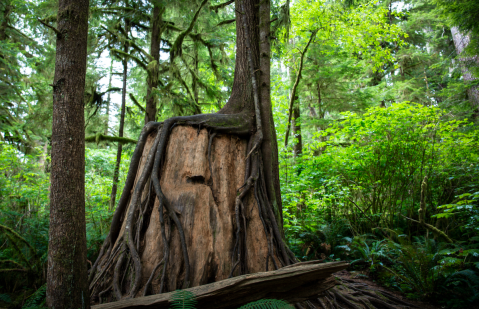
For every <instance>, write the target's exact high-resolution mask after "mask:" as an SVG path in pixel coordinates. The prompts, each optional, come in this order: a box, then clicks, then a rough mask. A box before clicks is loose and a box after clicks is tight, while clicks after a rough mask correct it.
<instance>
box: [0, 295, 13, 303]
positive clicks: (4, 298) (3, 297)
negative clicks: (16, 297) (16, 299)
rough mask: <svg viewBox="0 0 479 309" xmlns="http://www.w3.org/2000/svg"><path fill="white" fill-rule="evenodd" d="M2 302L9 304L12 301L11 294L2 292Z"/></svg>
mask: <svg viewBox="0 0 479 309" xmlns="http://www.w3.org/2000/svg"><path fill="white" fill-rule="evenodd" d="M0 302H4V303H7V304H9V303H11V302H12V299H11V298H10V295H8V294H0Z"/></svg>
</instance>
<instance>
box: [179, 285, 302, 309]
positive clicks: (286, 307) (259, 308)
mask: <svg viewBox="0 0 479 309" xmlns="http://www.w3.org/2000/svg"><path fill="white" fill-rule="evenodd" d="M196 303H197V301H196V296H195V294H194V293H193V292H190V291H187V290H176V291H175V293H173V295H172V296H171V306H170V308H174V309H194V308H196V307H195V305H196ZM290 308H294V307H293V306H291V305H290V304H288V303H287V302H285V301H283V300H278V299H260V300H257V301H253V302H250V303H248V304H246V305H243V306H241V307H239V308H238V309H290Z"/></svg>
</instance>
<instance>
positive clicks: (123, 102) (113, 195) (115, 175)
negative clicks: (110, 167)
mask: <svg viewBox="0 0 479 309" xmlns="http://www.w3.org/2000/svg"><path fill="white" fill-rule="evenodd" d="M125 31H126V33H128V32H129V31H130V25H129V23H128V22H127V23H126V25H125ZM128 49H129V44H128V42H127V43H125V46H124V48H123V51H124V52H125V53H126V54H127V53H128ZM127 78H128V58H126V57H125V58H124V59H123V87H122V89H121V109H120V128H119V129H118V136H119V137H123V128H124V126H125V106H126V80H127ZM122 151H123V143H121V142H118V148H117V151H116V162H115V171H114V172H113V185H112V187H111V194H110V206H109V209H110V210H112V209H113V208H114V207H115V202H116V192H117V190H118V178H119V176H120V164H121V153H122Z"/></svg>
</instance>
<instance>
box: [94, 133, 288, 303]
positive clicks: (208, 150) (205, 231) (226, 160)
mask: <svg viewBox="0 0 479 309" xmlns="http://www.w3.org/2000/svg"><path fill="white" fill-rule="evenodd" d="M157 134H159V133H155V132H154V133H152V134H150V135H149V136H148V137H147V139H146V143H145V147H144V149H143V152H142V157H141V159H140V163H139V167H138V170H137V172H136V178H135V183H134V185H133V188H135V187H136V185H137V183H138V181H139V178H140V175H141V174H142V173H143V170H144V169H145V167H147V166H146V164H145V163H146V161H147V157H148V154H149V153H150V151H151V148H152V147H154V145H155V138H156V135H157ZM212 137H213V138H212ZM210 143H211V145H210ZM247 148H248V141H247V140H246V139H243V138H240V137H238V136H235V135H227V134H224V135H216V136H211V135H210V136H209V134H208V131H207V130H206V129H201V130H199V129H197V128H194V127H190V126H176V127H174V128H173V130H172V131H171V134H170V138H169V141H168V144H167V148H166V152H165V156H164V162H163V164H162V168H161V171H152V173H155V172H159V173H160V183H161V187H162V190H163V192H164V195H165V197H166V201H167V203H169V205H170V206H171V207H172V208H173V209H174V211H175V212H176V214H177V216H178V218H179V220H180V222H181V225H182V227H183V230H184V234H185V240H186V247H187V252H188V259H189V264H190V276H189V278H190V280H189V282H188V283H186V282H185V259H184V258H183V252H182V244H181V239H180V233H179V230H178V227H177V226H176V225H175V224H174V223H173V221H172V220H170V219H169V217H168V214H167V212H166V210H163V217H164V218H165V226H164V228H165V236H166V239H167V240H169V241H168V248H169V250H168V256H166V255H165V254H166V251H167V250H165V242H164V240H163V237H162V233H161V224H160V218H159V217H160V213H159V209H160V208H159V201H158V199H157V198H156V196H155V195H154V194H153V189H152V186H151V183H150V182H151V179H149V180H148V181H147V182H146V185H145V186H144V189H143V192H142V193H141V199H140V200H141V201H142V202H141V204H142V205H140V207H139V215H138V216H137V219H136V223H135V224H136V226H137V227H136V236H135V242H136V243H137V250H138V253H139V256H140V263H141V265H142V276H141V277H142V279H141V287H140V288H139V289H138V292H137V293H136V295H135V297H137V296H142V295H147V294H150V293H151V294H158V293H160V292H168V291H174V290H176V289H180V288H185V287H194V286H199V285H203V284H207V283H211V282H216V281H220V280H224V279H227V278H228V277H231V276H237V275H239V274H245V273H256V272H262V271H268V270H274V269H277V267H281V266H282V264H281V263H282V262H281V261H280V259H278V257H277V251H276V250H275V246H273V245H272V243H271V239H268V236H267V235H266V232H265V228H264V226H263V223H262V222H261V219H260V216H259V212H258V205H257V203H256V200H255V198H254V190H250V191H249V192H248V193H247V194H246V196H245V197H244V198H243V205H244V209H243V211H242V216H243V218H242V220H241V222H242V225H243V226H241V227H240V228H241V229H242V230H243V231H244V235H245V240H246V241H245V246H244V248H245V250H244V255H245V257H244V261H245V263H244V264H245V265H244V266H243V269H240V267H236V269H235V270H234V271H232V270H233V267H234V266H235V265H233V254H234V252H233V251H234V247H235V242H236V239H237V238H236V234H235V233H236V230H237V222H236V218H235V200H236V196H237V192H238V189H239V188H240V187H242V186H243V184H244V183H245V171H246V161H247V160H246V156H247ZM131 194H133V190H132V191H131ZM130 207H132V200H131V198H130V201H129V206H128V208H127V209H126V211H125V212H124V213H125V214H128V213H129V209H130ZM122 221H123V222H122V226H121V230H120V233H119V235H118V237H117V238H116V241H115V244H114V245H113V246H111V248H110V252H112V253H114V254H110V255H104V257H103V259H101V260H100V261H99V263H98V265H99V267H98V270H97V276H96V277H95V278H93V280H92V282H91V285H90V289H91V291H92V296H93V297H95V296H100V297H103V298H104V297H105V296H106V298H107V299H108V301H113V300H115V295H114V289H111V286H112V281H114V280H115V278H114V277H115V276H116V277H117V278H118V279H117V281H118V283H117V284H118V286H119V289H120V293H121V295H122V296H121V298H125V297H127V296H126V295H127V294H126V293H127V291H128V290H129V289H130V288H131V285H132V284H133V281H134V278H133V276H132V269H131V268H132V266H131V264H130V263H125V261H123V262H120V263H119V262H117V263H116V264H115V265H113V264H114V263H108V261H107V260H108V259H112V260H114V259H115V256H116V259H117V260H120V259H119V258H118V256H119V255H121V254H122V253H121V252H122V251H123V249H120V247H121V246H122V245H123V242H122V241H121V240H122V239H123V238H124V237H126V235H125V230H126V225H127V220H124V219H123V220H122ZM166 257H168V262H167V265H166V266H165V265H164V264H165V261H166ZM271 257H273V258H274V261H273V259H272V258H271ZM123 259H124V260H130V259H131V257H128V256H125V257H124V258H123ZM275 265H276V266H275ZM115 272H116V274H115ZM98 275H101V276H98ZM163 276H164V287H163V289H162V287H161V282H162V277H163ZM100 277H101V278H100ZM145 289H148V291H146V292H145ZM99 294H101V295H99ZM117 295H118V294H117ZM116 299H119V298H118V297H116ZM97 300H98V299H97Z"/></svg>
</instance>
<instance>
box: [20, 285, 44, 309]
mask: <svg viewBox="0 0 479 309" xmlns="http://www.w3.org/2000/svg"><path fill="white" fill-rule="evenodd" d="M46 292H47V285H46V284H44V285H42V286H41V287H40V288H39V289H38V290H36V291H35V293H33V294H32V295H30V297H28V298H27V301H26V302H25V304H24V305H23V307H22V309H38V308H44V306H43V305H44V304H45V296H46Z"/></svg>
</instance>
